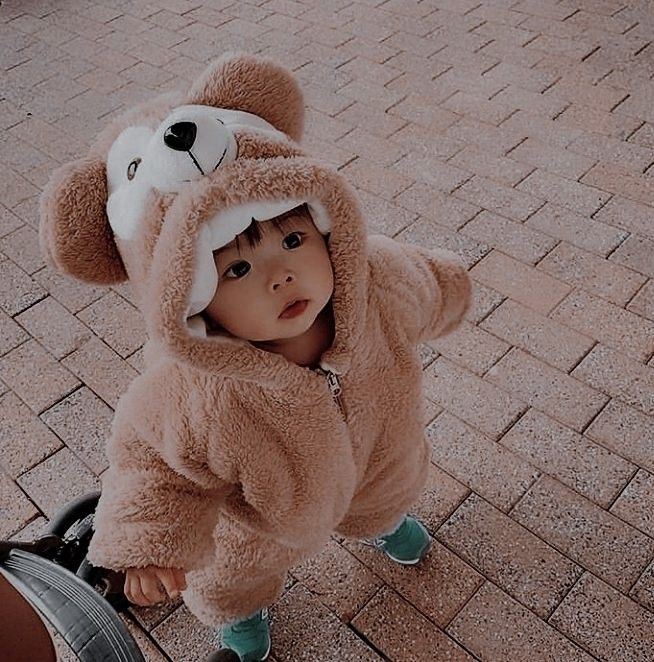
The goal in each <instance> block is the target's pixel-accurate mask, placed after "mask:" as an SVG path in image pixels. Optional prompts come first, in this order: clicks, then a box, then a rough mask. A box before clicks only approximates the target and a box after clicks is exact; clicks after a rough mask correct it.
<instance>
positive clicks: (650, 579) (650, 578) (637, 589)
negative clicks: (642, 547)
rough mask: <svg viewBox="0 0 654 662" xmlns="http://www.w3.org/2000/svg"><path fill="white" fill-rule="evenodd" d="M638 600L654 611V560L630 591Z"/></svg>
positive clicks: (631, 595)
mask: <svg viewBox="0 0 654 662" xmlns="http://www.w3.org/2000/svg"><path fill="white" fill-rule="evenodd" d="M629 595H630V597H632V598H633V599H634V600H635V601H636V602H638V603H640V604H641V605H643V607H647V609H649V610H650V611H652V612H654V562H652V563H650V564H649V566H648V567H647V568H646V570H645V572H643V574H642V575H641V576H640V578H639V579H638V581H637V582H636V583H635V584H634V587H633V588H632V589H631V591H630V592H629Z"/></svg>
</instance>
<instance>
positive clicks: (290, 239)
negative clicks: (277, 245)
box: [282, 232, 304, 250]
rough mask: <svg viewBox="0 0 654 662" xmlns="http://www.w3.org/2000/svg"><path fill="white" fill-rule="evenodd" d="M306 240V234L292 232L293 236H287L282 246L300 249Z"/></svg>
mask: <svg viewBox="0 0 654 662" xmlns="http://www.w3.org/2000/svg"><path fill="white" fill-rule="evenodd" d="M303 238H304V233H302V232H291V234H287V235H286V236H285V237H284V241H282V245H283V246H284V248H289V249H291V250H292V249H293V248H298V247H299V246H301V245H302V241H303Z"/></svg>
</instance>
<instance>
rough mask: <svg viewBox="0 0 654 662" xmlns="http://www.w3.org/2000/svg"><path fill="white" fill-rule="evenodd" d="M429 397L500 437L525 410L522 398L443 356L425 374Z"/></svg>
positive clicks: (476, 425) (493, 436)
mask: <svg viewBox="0 0 654 662" xmlns="http://www.w3.org/2000/svg"><path fill="white" fill-rule="evenodd" d="M424 375H425V377H424V389H425V394H426V396H427V397H428V398H429V399H431V400H433V401H434V402H436V403H437V404H439V405H440V406H441V407H443V408H444V409H446V410H447V411H449V412H451V413H453V414H455V415H456V416H457V417H458V418H460V419H462V420H464V421H465V422H466V423H469V424H471V425H473V426H474V427H476V428H477V429H479V430H481V431H482V432H484V433H485V434H487V435H488V436H490V437H491V438H492V439H498V438H499V437H500V436H501V435H502V433H503V432H504V430H506V429H507V428H508V427H509V425H511V424H512V423H513V422H514V421H515V420H516V419H517V418H518V416H520V414H522V412H523V411H524V410H525V409H526V405H525V403H524V401H523V400H520V399H518V398H516V397H514V396H512V395H509V394H508V393H505V392H504V391H501V390H500V389H498V388H496V387H495V386H494V385H492V384H490V383H488V382H487V381H485V380H482V379H480V378H479V377H477V376H475V375H473V374H472V373H469V372H467V371H466V370H464V369H462V368H459V367H458V366H457V365H455V364H454V363H452V362H450V361H448V360H447V359H445V358H443V357H441V358H439V359H438V360H436V361H435V362H434V363H433V364H432V365H431V366H430V367H429V368H428V369H427V370H426V371H425V373H424Z"/></svg>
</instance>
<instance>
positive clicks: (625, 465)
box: [500, 409, 636, 508]
mask: <svg viewBox="0 0 654 662" xmlns="http://www.w3.org/2000/svg"><path fill="white" fill-rule="evenodd" d="M500 443H501V444H502V445H503V446H505V447H506V448H509V449H511V450H512V451H513V452H514V453H517V454H518V455H520V456H521V457H524V458H525V459H526V460H527V461H529V462H531V463H532V464H533V465H535V466H536V467H538V468H539V469H541V470H542V471H543V472H544V473H547V474H549V475H550V476H553V477H554V478H556V479H558V480H560V481H561V482H562V483H564V484H566V485H568V486H569V487H571V488H572V489H574V490H576V491H577V492H579V493H580V494H582V495H584V496H586V497H588V498H589V499H591V500H592V501H594V502H595V503H597V504H599V505H600V506H603V507H605V508H606V507H608V506H609V505H610V504H611V503H612V502H613V500H614V499H615V497H616V496H617V495H618V493H619V492H620V491H621V490H622V489H623V488H624V486H625V485H626V484H627V483H628V481H629V480H630V478H631V477H632V476H633V474H634V471H636V467H635V466H634V465H633V464H631V462H628V461H627V460H625V459H623V458H621V457H620V456H619V455H616V454H615V453H612V452H611V451H609V450H607V449H606V448H604V447H602V446H599V445H598V444H595V443H593V442H592V441H589V440H588V439H586V438H585V437H582V436H581V435H580V434H578V433H576V432H573V431H572V430H570V429H569V428H567V427H565V426H563V425H561V424H560V423H557V422H556V421H554V420H553V419H551V418H549V417H548V416H545V414H542V413H540V412H538V411H536V410H534V409H530V410H529V411H528V412H527V413H526V414H525V415H524V416H523V417H522V418H521V419H520V420H519V421H518V422H517V423H516V424H515V425H514V426H513V427H512V428H511V429H510V430H509V431H508V432H507V433H506V434H505V435H504V437H503V438H502V439H501V441H500Z"/></svg>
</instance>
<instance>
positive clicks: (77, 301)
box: [0, 266, 107, 313]
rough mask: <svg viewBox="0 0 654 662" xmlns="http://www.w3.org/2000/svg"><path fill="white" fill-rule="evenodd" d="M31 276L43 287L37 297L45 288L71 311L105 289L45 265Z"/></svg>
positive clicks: (94, 297) (100, 294) (87, 302)
mask: <svg viewBox="0 0 654 662" xmlns="http://www.w3.org/2000/svg"><path fill="white" fill-rule="evenodd" d="M1 268H2V267H1V266H0V269H1ZM33 278H34V280H35V281H36V283H38V285H37V287H38V286H41V288H43V290H39V291H41V292H42V294H41V296H39V297H38V298H39V299H41V298H43V297H44V296H45V295H46V292H45V290H47V291H48V292H49V293H50V294H51V295H52V296H53V297H54V298H55V299H56V300H57V301H59V303H61V304H62V305H63V306H65V307H66V308H67V309H68V310H69V311H70V312H71V313H77V312H79V311H80V310H81V309H82V308H85V307H86V306H88V305H89V304H90V303H92V302H93V301H95V300H96V299H99V298H100V297H101V296H102V295H103V294H104V293H106V291H107V288H106V287H99V286H96V287H94V286H91V285H89V284H87V283H82V282H80V281H77V280H74V279H72V278H70V277H69V276H65V275H64V274H60V273H59V272H57V271H55V270H54V269H52V268H50V267H45V268H44V269H41V271H37V272H36V273H35V274H34V276H33ZM32 303H34V302H32ZM30 305H31V304H30ZM25 307H27V306H25Z"/></svg>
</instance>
